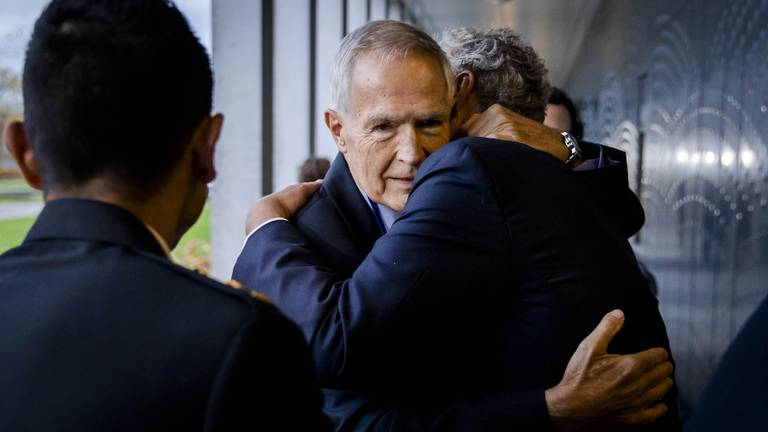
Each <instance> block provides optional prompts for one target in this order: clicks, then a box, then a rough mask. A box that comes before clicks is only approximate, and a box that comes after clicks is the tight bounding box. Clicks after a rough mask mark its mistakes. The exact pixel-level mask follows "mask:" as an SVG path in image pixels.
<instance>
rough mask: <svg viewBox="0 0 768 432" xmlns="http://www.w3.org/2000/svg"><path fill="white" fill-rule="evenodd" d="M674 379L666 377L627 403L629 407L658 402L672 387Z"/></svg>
mask: <svg viewBox="0 0 768 432" xmlns="http://www.w3.org/2000/svg"><path fill="white" fill-rule="evenodd" d="M673 385H674V381H672V378H669V377H666V378H663V379H662V380H661V381H659V382H657V383H656V385H655V386H653V387H652V388H651V389H650V390H648V391H646V392H645V393H643V394H642V395H640V397H638V398H637V399H635V400H634V401H632V402H630V403H629V405H627V406H628V407H629V408H639V407H645V406H648V405H650V404H653V403H656V402H658V401H659V400H660V399H661V398H662V397H664V395H665V394H667V392H668V391H669V390H670V389H671V388H672V386H673Z"/></svg>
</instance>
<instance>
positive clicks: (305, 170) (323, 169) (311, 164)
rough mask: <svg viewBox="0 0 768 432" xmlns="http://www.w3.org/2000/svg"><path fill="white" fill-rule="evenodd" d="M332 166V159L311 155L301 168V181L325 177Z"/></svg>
mask: <svg viewBox="0 0 768 432" xmlns="http://www.w3.org/2000/svg"><path fill="white" fill-rule="evenodd" d="M330 167H331V161H329V160H328V159H326V158H317V157H314V156H310V157H308V158H307V160H305V161H304V163H303V164H302V165H301V169H299V182H311V181H315V180H320V179H321V178H324V177H325V173H327V172H328V169H329V168H330Z"/></svg>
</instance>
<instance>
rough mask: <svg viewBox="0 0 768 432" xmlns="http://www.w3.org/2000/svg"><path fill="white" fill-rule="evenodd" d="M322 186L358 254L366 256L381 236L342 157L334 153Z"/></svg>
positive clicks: (369, 209)
mask: <svg viewBox="0 0 768 432" xmlns="http://www.w3.org/2000/svg"><path fill="white" fill-rule="evenodd" d="M323 187H324V188H325V189H326V190H327V191H328V195H329V196H330V197H331V200H332V201H333V203H334V205H335V206H336V210H337V211H338V212H339V215H340V217H341V218H342V219H343V220H344V223H345V225H346V226H347V229H348V230H349V234H350V236H351V237H352V238H353V239H354V242H355V244H357V245H358V247H359V248H360V252H361V254H363V256H365V255H367V254H368V252H369V251H370V250H371V248H373V244H374V243H375V242H376V240H377V239H378V238H379V237H381V230H380V229H379V227H378V225H377V224H376V219H374V216H373V213H372V212H371V208H370V207H369V206H368V203H367V202H365V199H364V198H363V196H362V195H361V194H360V190H359V189H358V188H357V184H355V180H354V179H353V178H352V173H351V172H350V171H349V166H348V165H347V161H346V160H345V159H344V156H343V155H342V154H338V155H337V156H336V159H335V160H334V161H333V163H332V164H331V168H330V169H329V170H328V174H326V176H325V180H324V183H323Z"/></svg>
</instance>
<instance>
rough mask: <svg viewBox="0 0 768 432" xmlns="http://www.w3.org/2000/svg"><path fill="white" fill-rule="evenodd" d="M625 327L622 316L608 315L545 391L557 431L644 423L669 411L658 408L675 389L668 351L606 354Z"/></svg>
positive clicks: (660, 349) (658, 349)
mask: <svg viewBox="0 0 768 432" xmlns="http://www.w3.org/2000/svg"><path fill="white" fill-rule="evenodd" d="M623 324H624V314H623V313H622V312H621V311H618V310H616V311H612V312H611V313H609V314H607V315H606V316H605V317H604V318H603V320H602V321H601V322H600V324H598V326H597V328H595V330H593V331H592V333H590V334H589V336H587V337H586V339H584V340H583V341H582V342H581V344H579V347H578V348H577V349H576V352H575V353H574V354H573V356H572V357H571V360H570V361H569V362H568V366H567V367H566V369H565V374H564V375H563V379H562V381H560V384H558V385H557V386H556V387H553V388H551V389H549V390H547V391H546V392H545V398H546V400H547V408H548V409H549V413H550V417H551V419H552V422H553V423H554V424H555V426H556V427H558V428H559V429H561V430H578V429H580V428H582V427H584V426H587V425H594V424H600V425H606V426H607V425H627V424H635V423H646V422H650V421H653V420H656V419H657V418H659V417H660V416H662V415H663V414H664V413H665V412H667V407H666V405H664V404H659V403H658V401H659V399H660V398H661V397H662V396H664V394H666V393H667V391H669V389H670V388H672V379H671V378H670V375H671V374H672V364H671V363H670V362H669V361H667V351H666V350H664V349H663V348H653V349H649V350H646V351H642V352H639V353H636V354H630V355H613V354H608V353H607V352H606V349H607V347H608V343H609V342H610V341H611V339H613V337H614V336H615V335H616V333H618V332H619V330H621V327H622V325H623Z"/></svg>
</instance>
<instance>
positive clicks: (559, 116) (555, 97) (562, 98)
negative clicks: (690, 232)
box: [544, 87, 659, 296]
mask: <svg viewBox="0 0 768 432" xmlns="http://www.w3.org/2000/svg"><path fill="white" fill-rule="evenodd" d="M544 124H545V125H547V126H549V127H551V128H554V129H557V130H561V131H563V132H568V133H569V134H571V135H573V136H574V137H575V138H576V139H577V140H579V141H581V140H582V139H583V137H584V123H583V122H582V121H581V116H580V115H579V110H577V109H576V105H575V104H574V103H573V101H572V100H571V98H570V96H568V93H566V92H565V91H563V90H562V89H560V88H557V87H553V88H552V93H551V94H550V95H549V100H548V101H547V113H546V117H545V118H544ZM637 265H638V267H639V268H640V273H642V274H643V277H645V278H646V279H647V280H648V287H649V288H650V290H651V292H652V293H653V295H654V296H658V295H659V288H658V286H657V285H656V278H655V277H654V276H653V273H651V271H650V270H648V267H647V266H646V265H645V264H643V263H642V262H640V261H638V262H637Z"/></svg>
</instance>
